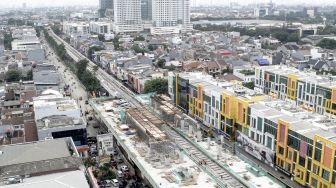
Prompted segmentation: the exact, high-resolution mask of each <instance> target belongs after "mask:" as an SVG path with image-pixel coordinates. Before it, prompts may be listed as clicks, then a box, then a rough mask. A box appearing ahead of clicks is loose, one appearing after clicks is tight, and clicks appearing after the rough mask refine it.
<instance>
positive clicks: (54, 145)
mask: <svg viewBox="0 0 336 188" xmlns="http://www.w3.org/2000/svg"><path fill="white" fill-rule="evenodd" d="M73 147H74V146H73ZM0 151H1V154H0V183H1V180H3V178H6V177H11V176H24V175H31V176H34V175H36V174H39V175H41V174H48V173H50V172H52V171H56V170H65V169H77V168H78V167H79V166H80V165H81V164H82V162H81V160H80V159H78V158H76V157H73V156H72V154H75V152H76V151H75V148H72V147H71V142H70V139H69V138H61V139H53V140H44V141H37V142H29V143H23V144H13V145H4V146H0Z"/></svg>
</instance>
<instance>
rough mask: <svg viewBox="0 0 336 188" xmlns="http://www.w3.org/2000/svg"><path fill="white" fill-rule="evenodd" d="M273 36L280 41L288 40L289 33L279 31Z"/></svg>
mask: <svg viewBox="0 0 336 188" xmlns="http://www.w3.org/2000/svg"><path fill="white" fill-rule="evenodd" d="M272 36H273V37H274V38H276V39H278V40H279V41H280V42H286V41H287V38H288V36H289V34H288V33H287V32H283V31H279V32H276V33H274V34H273V35H272Z"/></svg>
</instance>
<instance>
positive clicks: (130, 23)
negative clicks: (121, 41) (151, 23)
mask: <svg viewBox="0 0 336 188" xmlns="http://www.w3.org/2000/svg"><path fill="white" fill-rule="evenodd" d="M142 30H143V26H142V24H141V0H115V1H114V31H115V32H116V33H130V32H141V31H142Z"/></svg>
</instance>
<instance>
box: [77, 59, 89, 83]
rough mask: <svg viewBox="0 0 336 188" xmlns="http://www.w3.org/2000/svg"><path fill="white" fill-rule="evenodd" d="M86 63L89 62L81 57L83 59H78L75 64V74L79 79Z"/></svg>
mask: <svg viewBox="0 0 336 188" xmlns="http://www.w3.org/2000/svg"><path fill="white" fill-rule="evenodd" d="M88 63H89V62H88V61H87V60H85V59H83V60H80V61H78V63H77V64H76V68H77V72H76V75H77V77H78V78H79V79H81V77H82V75H83V74H84V72H85V71H86V68H87V65H88Z"/></svg>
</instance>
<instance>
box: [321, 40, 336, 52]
mask: <svg viewBox="0 0 336 188" xmlns="http://www.w3.org/2000/svg"><path fill="white" fill-rule="evenodd" d="M317 46H319V47H321V48H326V49H330V50H334V49H336V40H334V39H322V40H321V41H320V42H319V43H318V44H317Z"/></svg>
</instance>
